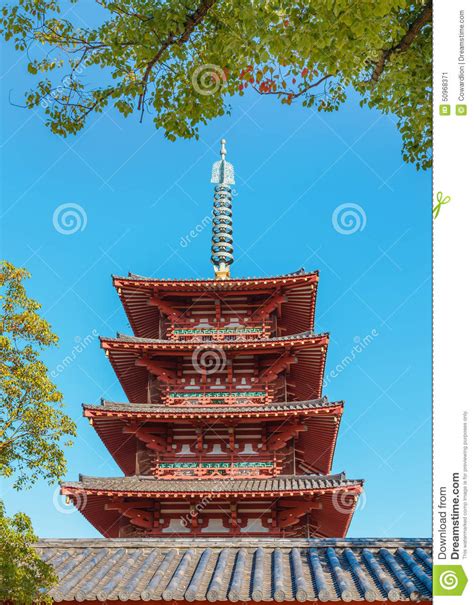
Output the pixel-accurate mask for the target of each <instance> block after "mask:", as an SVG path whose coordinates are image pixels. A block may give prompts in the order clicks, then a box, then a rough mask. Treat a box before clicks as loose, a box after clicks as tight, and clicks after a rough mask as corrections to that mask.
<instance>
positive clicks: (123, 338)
mask: <svg viewBox="0 0 474 605" xmlns="http://www.w3.org/2000/svg"><path fill="white" fill-rule="evenodd" d="M324 337H326V338H328V337H329V333H328V332H324V333H322V334H316V333H315V332H311V331H307V332H300V333H299V334H289V335H288V336H275V337H273V338H265V339H258V340H230V341H226V340H223V341H219V342H218V343H214V342H212V341H209V340H204V339H202V340H198V339H196V340H193V341H189V342H179V341H174V340H170V339H169V338H140V337H139V336H131V335H130V334H121V333H120V332H118V333H117V336H116V337H115V338H108V337H101V338H100V340H101V342H130V343H136V344H145V345H150V346H153V345H169V348H176V349H179V348H188V349H193V348H196V346H197V345H199V344H206V345H208V346H210V347H212V346H213V345H214V346H219V347H223V348H230V349H234V348H236V347H238V346H239V345H242V346H244V347H245V346H247V348H249V347H250V346H251V345H254V344H256V345H263V346H265V345H266V344H270V345H271V344H274V343H278V342H289V341H294V340H295V341H296V340H308V339H312V338H315V339H316V338H324Z"/></svg>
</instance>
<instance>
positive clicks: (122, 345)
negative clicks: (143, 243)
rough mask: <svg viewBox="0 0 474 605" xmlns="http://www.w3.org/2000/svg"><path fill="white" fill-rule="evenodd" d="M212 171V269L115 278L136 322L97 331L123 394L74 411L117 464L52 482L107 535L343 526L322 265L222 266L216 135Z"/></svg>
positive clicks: (226, 214)
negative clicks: (204, 275) (241, 270)
mask: <svg viewBox="0 0 474 605" xmlns="http://www.w3.org/2000/svg"><path fill="white" fill-rule="evenodd" d="M211 181H212V183H214V184H215V194H214V208H213V227H212V257H211V259H212V263H213V265H214V271H215V276H214V279H205V280H161V279H147V278H144V277H139V276H136V275H130V276H129V277H114V278H113V283H114V286H115V287H116V289H117V291H118V294H119V296H120V299H121V301H122V303H123V305H124V307H125V311H126V313H127V316H128V318H129V321H130V325H131V326H132V329H133V332H134V335H133V336H126V335H121V334H120V335H118V336H117V338H101V345H102V348H103V349H104V350H105V352H106V355H107V357H108V358H109V361H110V362H111V363H112V366H113V368H114V370H115V372H116V374H117V377H118V379H119V380H120V383H121V385H122V387H123V389H124V391H125V393H126V395H127V397H128V399H129V401H130V403H115V402H103V403H102V405H99V406H96V405H85V406H84V413H85V416H86V417H87V418H89V420H90V423H91V424H92V425H93V426H94V428H95V430H96V431H97V433H98V434H99V436H100V438H101V439H102V441H103V442H104V444H105V445H106V447H107V449H108V450H109V452H110V453H111V455H112V456H113V457H114V459H115V461H116V462H117V464H118V465H119V466H120V468H121V469H122V470H123V472H124V475H125V476H124V477H114V478H98V477H81V480H80V481H79V482H78V483H66V484H64V485H63V487H62V492H63V494H65V495H67V496H68V497H69V498H71V499H72V500H73V501H74V502H76V501H78V502H80V503H81V509H82V512H83V514H84V515H85V516H86V518H87V519H88V520H89V521H90V522H91V523H92V524H93V525H94V526H95V527H96V528H97V529H98V530H99V531H100V532H101V533H102V534H103V535H104V536H107V537H130V536H165V535H167V534H170V533H172V534H173V535H175V536H176V535H180V536H181V535H182V536H187V535H191V536H196V537H197V536H206V535H208V536H226V535H228V536H237V535H247V536H282V537H284V536H306V537H315V536H318V537H342V536H345V535H346V532H347V529H348V527H349V523H350V521H351V517H352V514H353V511H354V508H355V506H356V503H357V499H358V497H359V495H360V493H361V491H362V483H363V482H362V481H360V480H351V479H348V478H346V476H345V475H344V473H338V474H332V472H331V471H332V468H331V467H332V460H333V455H334V448H335V445H336V439H337V434H338V429H339V424H340V421H341V415H342V411H343V404H342V402H340V401H339V402H330V401H328V400H327V399H326V398H323V397H322V393H321V391H322V384H323V373H324V365H325V360H326V351H327V346H328V341H329V336H328V334H315V333H314V332H313V324H314V315H315V306H316V305H315V303H316V293H317V286H318V273H317V272H310V273H307V272H305V271H303V270H302V271H298V272H297V273H294V274H290V275H282V276H277V277H267V278H257V279H236V278H231V276H230V266H231V264H232V262H233V260H234V259H233V245H232V244H233V240H232V189H231V187H232V185H233V184H234V168H233V166H232V164H230V163H229V162H228V161H227V160H226V148H225V141H222V146H221V159H220V161H218V162H216V163H215V164H214V166H213V168H212V179H211ZM84 495H85V496H87V498H84ZM83 502H84V505H82V504H83ZM203 503H204V504H203Z"/></svg>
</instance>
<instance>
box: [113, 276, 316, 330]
mask: <svg viewBox="0 0 474 605" xmlns="http://www.w3.org/2000/svg"><path fill="white" fill-rule="evenodd" d="M318 281H319V272H318V271H312V272H301V271H300V272H297V273H290V274H287V275H280V276H276V277H258V278H231V279H225V280H216V279H198V280H192V279H184V280H176V279H165V280H163V279H155V278H150V279H148V278H146V277H141V276H137V275H130V276H129V277H122V276H117V275H113V276H112V282H113V285H114V287H115V288H116V290H117V292H118V294H119V296H120V299H121V301H122V304H123V306H124V309H125V312H126V314H127V317H128V319H129V321H130V325H131V327H132V329H133V332H134V333H135V334H137V335H138V336H145V337H151V338H156V337H157V336H158V333H159V332H158V328H157V326H158V325H159V323H160V318H161V316H162V312H161V311H160V310H159V308H158V307H157V306H155V305H154V304H150V300H151V298H155V297H159V298H163V299H165V300H168V301H169V300H174V303H172V305H171V306H173V305H174V304H176V301H177V300H179V299H182V298H183V297H191V298H193V297H197V298H198V299H199V300H201V299H208V298H216V299H219V300H222V299H224V298H226V297H230V298H231V299H232V298H235V297H237V298H239V297H242V296H254V295H255V296H265V297H267V296H271V295H272V294H275V293H276V292H277V291H280V293H281V294H284V296H285V298H286V300H285V301H283V302H281V303H280V304H281V318H280V319H281V322H282V325H283V326H284V327H285V330H287V332H286V333H291V332H300V331H302V330H310V329H312V328H313V325H314V318H315V311H316V297H317V290H318ZM178 306H179V305H178Z"/></svg>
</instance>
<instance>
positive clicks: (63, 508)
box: [53, 486, 87, 515]
mask: <svg viewBox="0 0 474 605" xmlns="http://www.w3.org/2000/svg"><path fill="white" fill-rule="evenodd" d="M53 504H54V508H55V509H56V510H57V511H58V512H60V513H62V514H63V515H72V514H73V513H75V512H77V511H82V510H84V509H85V507H86V504H87V494H76V495H75V496H74V502H73V501H72V499H71V498H69V497H67V496H66V497H64V496H63V495H62V494H61V487H60V486H58V487H57V488H56V489H55V490H54V493H53Z"/></svg>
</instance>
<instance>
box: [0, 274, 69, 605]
mask: <svg viewBox="0 0 474 605" xmlns="http://www.w3.org/2000/svg"><path fill="white" fill-rule="evenodd" d="M28 277H30V275H29V273H28V272H27V271H26V270H25V269H19V268H16V267H14V266H13V265H12V264H11V263H8V262H2V263H1V264H0V308H1V313H0V476H4V477H12V478H13V487H14V488H15V489H22V488H24V487H30V486H31V485H32V484H33V483H34V482H35V481H37V480H38V479H46V480H47V481H48V482H49V483H55V482H56V481H57V480H59V479H60V478H61V477H62V476H63V474H64V472H65V470H66V459H65V456H64V452H63V447H64V446H65V445H68V444H69V443H70V440H69V438H70V437H72V436H73V435H75V433H76V427H75V424H74V422H73V421H72V420H71V419H70V418H69V417H68V416H66V415H65V414H64V412H63V411H62V403H61V402H62V395H61V393H60V392H59V391H58V390H57V388H56V386H55V385H54V384H53V383H52V382H51V380H50V378H49V375H48V370H47V368H46V366H45V365H44V363H43V362H42V361H41V359H40V353H41V351H42V350H44V349H45V348H47V347H49V346H52V345H55V344H56V343H57V340H58V339H57V336H56V335H55V334H54V333H53V332H52V331H51V326H50V325H49V323H48V322H47V321H46V320H45V319H44V318H43V317H41V315H40V314H39V313H38V311H39V309H40V304H39V303H38V302H36V301H35V300H33V299H32V298H29V296H28V295H27V292H26V289H25V287H24V285H23V282H24V280H25V279H27V278H28ZM35 542H36V536H35V534H34V532H33V528H32V525H31V522H30V520H29V518H28V517H27V516H26V515H24V514H23V513H18V514H16V515H14V516H13V517H12V518H8V517H6V515H5V509H4V506H3V503H2V501H1V500H0V601H2V602H3V601H8V602H16V603H31V602H33V601H36V602H49V601H50V600H51V599H49V598H48V597H47V594H46V593H47V590H48V589H49V588H50V587H51V586H53V585H54V583H55V580H56V578H55V575H54V572H53V569H52V567H51V566H50V565H47V564H46V563H44V562H43V561H42V560H41V559H40V557H39V556H38V554H37V553H36V551H35V549H34V548H33V546H32V545H33V544H34V543H35Z"/></svg>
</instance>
